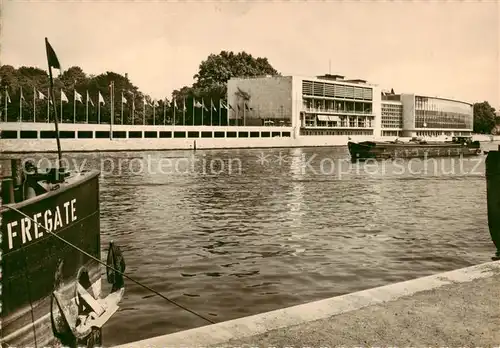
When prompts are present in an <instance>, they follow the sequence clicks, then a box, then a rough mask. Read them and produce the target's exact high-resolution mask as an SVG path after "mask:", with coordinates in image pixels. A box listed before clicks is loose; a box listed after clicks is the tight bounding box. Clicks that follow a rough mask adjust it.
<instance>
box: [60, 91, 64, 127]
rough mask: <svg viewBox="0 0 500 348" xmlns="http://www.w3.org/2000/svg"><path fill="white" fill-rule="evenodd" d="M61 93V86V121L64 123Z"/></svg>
mask: <svg viewBox="0 0 500 348" xmlns="http://www.w3.org/2000/svg"><path fill="white" fill-rule="evenodd" d="M62 94H63V90H62V88H61V123H64V122H63V109H62Z"/></svg>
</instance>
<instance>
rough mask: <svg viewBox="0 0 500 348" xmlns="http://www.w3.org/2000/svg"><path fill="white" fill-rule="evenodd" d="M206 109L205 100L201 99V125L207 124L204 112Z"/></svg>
mask: <svg viewBox="0 0 500 348" xmlns="http://www.w3.org/2000/svg"><path fill="white" fill-rule="evenodd" d="M204 109H205V100H203V99H201V124H202V125H204V124H205V118H204V117H203V111H204Z"/></svg>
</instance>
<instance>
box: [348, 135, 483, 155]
mask: <svg viewBox="0 0 500 348" xmlns="http://www.w3.org/2000/svg"><path fill="white" fill-rule="evenodd" d="M347 146H348V149H349V153H350V155H351V159H353V160H358V159H359V160H365V159H369V158H373V159H396V158H429V157H455V156H478V155H480V154H481V145H480V143H479V141H472V139H471V138H470V137H454V138H453V139H452V140H451V141H444V142H427V141H424V140H419V139H412V140H410V141H409V142H401V141H398V140H396V141H393V142H375V141H363V142H359V143H356V142H352V141H350V142H348V143H347Z"/></svg>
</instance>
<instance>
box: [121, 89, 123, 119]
mask: <svg viewBox="0 0 500 348" xmlns="http://www.w3.org/2000/svg"><path fill="white" fill-rule="evenodd" d="M121 105H122V110H121V114H122V115H121V117H122V125H123V91H122V102H121Z"/></svg>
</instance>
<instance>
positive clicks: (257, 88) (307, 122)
mask: <svg viewBox="0 0 500 348" xmlns="http://www.w3.org/2000/svg"><path fill="white" fill-rule="evenodd" d="M227 89H228V99H227V100H228V103H229V105H230V106H231V111H230V114H229V119H230V120H231V124H235V125H240V126H265V125H276V126H279V125H282V126H291V127H293V128H294V129H295V130H296V131H297V132H296V134H297V135H364V136H373V135H375V134H377V133H380V130H379V128H380V122H379V123H378V124H377V122H376V121H377V119H378V120H380V101H381V95H380V89H379V88H378V87H377V86H375V85H371V84H368V83H366V81H364V80H345V79H344V77H343V76H339V75H324V76H318V77H302V76H266V77H257V78H234V79H230V80H229V81H228V86H227ZM377 112H378V114H377Z"/></svg>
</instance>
